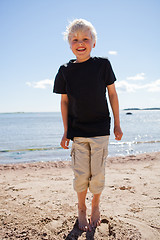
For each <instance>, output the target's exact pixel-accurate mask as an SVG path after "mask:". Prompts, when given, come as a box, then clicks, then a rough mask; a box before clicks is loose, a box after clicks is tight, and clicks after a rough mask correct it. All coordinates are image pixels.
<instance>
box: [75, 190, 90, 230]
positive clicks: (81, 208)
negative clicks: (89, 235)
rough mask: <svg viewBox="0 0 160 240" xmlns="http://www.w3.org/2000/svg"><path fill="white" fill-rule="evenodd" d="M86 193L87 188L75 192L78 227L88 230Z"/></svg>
mask: <svg viewBox="0 0 160 240" xmlns="http://www.w3.org/2000/svg"><path fill="white" fill-rule="evenodd" d="M86 194H87V189H86V190H85V191H83V192H77V196H78V224H79V229H80V230H83V231H87V230H90V226H89V223H88V221H87V218H86V204H85V200H86Z"/></svg>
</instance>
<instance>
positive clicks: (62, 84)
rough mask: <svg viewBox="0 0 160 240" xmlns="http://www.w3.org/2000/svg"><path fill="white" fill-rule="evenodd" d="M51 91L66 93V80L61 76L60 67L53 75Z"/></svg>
mask: <svg viewBox="0 0 160 240" xmlns="http://www.w3.org/2000/svg"><path fill="white" fill-rule="evenodd" d="M53 92H54V93H59V94H66V93H67V92H66V81H65V78H64V76H63V72H62V69H61V67H60V68H59V70H58V73H57V75H56V77H55V81H54V86H53Z"/></svg>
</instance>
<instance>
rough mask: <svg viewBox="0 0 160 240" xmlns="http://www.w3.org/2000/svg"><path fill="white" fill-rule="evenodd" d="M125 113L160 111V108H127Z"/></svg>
mask: <svg viewBox="0 0 160 240" xmlns="http://www.w3.org/2000/svg"><path fill="white" fill-rule="evenodd" d="M123 110H124V111H131V110H132V111H133V110H138V111H141V110H160V108H125V109H123Z"/></svg>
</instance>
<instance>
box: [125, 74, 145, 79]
mask: <svg viewBox="0 0 160 240" xmlns="http://www.w3.org/2000/svg"><path fill="white" fill-rule="evenodd" d="M144 79H145V73H138V74H136V75H135V76H133V77H127V80H144Z"/></svg>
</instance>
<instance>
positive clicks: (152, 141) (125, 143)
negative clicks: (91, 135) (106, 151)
mask: <svg viewBox="0 0 160 240" xmlns="http://www.w3.org/2000/svg"><path fill="white" fill-rule="evenodd" d="M146 143H160V140H150V141H133V142H110V145H132V144H146Z"/></svg>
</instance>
